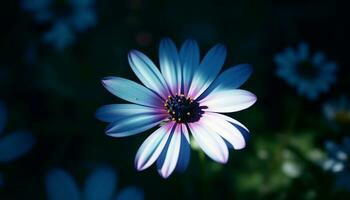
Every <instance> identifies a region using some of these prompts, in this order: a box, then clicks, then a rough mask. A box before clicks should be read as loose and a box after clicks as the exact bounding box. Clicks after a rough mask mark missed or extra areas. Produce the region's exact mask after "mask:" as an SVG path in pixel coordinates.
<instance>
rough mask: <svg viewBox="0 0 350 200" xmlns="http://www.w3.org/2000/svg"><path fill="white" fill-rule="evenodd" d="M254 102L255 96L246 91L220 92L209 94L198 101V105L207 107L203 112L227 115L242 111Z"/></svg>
mask: <svg viewBox="0 0 350 200" xmlns="http://www.w3.org/2000/svg"><path fill="white" fill-rule="evenodd" d="M255 101H256V96H255V95H254V94H253V93H251V92H248V91H246V90H239V89H236V90H220V91H217V92H213V93H210V94H209V95H208V96H207V97H205V98H204V99H202V100H200V104H201V105H203V106H207V107H208V108H207V109H204V110H205V111H211V112H220V113H229V112H236V111H240V110H244V109H246V108H248V107H250V106H251V105H253V104H254V103H255Z"/></svg>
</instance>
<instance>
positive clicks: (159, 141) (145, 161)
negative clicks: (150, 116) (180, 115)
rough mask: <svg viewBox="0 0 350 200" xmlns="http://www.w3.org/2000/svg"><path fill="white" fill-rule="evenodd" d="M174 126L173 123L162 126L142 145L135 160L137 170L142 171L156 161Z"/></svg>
mask: <svg viewBox="0 0 350 200" xmlns="http://www.w3.org/2000/svg"><path fill="white" fill-rule="evenodd" d="M174 124H175V123H174V122H169V123H168V124H165V125H163V126H162V127H160V128H159V129H158V130H156V131H155V132H154V133H152V134H151V135H150V136H149V137H148V138H147V139H146V140H145V141H144V142H143V143H142V145H141V147H140V148H139V150H138V151H137V154H136V158H135V166H136V168H137V170H140V171H141V170H144V169H146V168H148V167H149V166H151V165H152V164H153V163H154V162H155V161H156V160H157V158H158V157H159V155H160V154H161V152H162V150H163V148H164V146H165V144H166V143H167V141H168V138H169V136H170V134H171V132H172V130H173V126H174Z"/></svg>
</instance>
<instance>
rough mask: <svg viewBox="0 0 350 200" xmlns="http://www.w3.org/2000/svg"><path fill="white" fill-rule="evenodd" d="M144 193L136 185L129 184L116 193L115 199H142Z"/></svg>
mask: <svg viewBox="0 0 350 200" xmlns="http://www.w3.org/2000/svg"><path fill="white" fill-rule="evenodd" d="M143 199H144V194H143V191H142V190H141V189H140V188H139V187H136V186H129V187H127V188H125V189H123V190H122V191H120V192H119V194H118V195H117V198H116V200H143Z"/></svg>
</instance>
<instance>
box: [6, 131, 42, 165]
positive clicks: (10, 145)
mask: <svg viewBox="0 0 350 200" xmlns="http://www.w3.org/2000/svg"><path fill="white" fill-rule="evenodd" d="M35 143H36V140H35V138H34V137H33V135H32V134H31V133H28V132H15V133H12V134H10V135H7V136H5V137H4V138H2V139H1V140H0V162H10V161H13V160H15V159H17V158H18V157H20V156H22V155H23V154H25V153H27V152H28V151H29V150H31V149H32V147H33V146H34V144H35Z"/></svg>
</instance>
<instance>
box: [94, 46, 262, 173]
mask: <svg viewBox="0 0 350 200" xmlns="http://www.w3.org/2000/svg"><path fill="white" fill-rule="evenodd" d="M199 52H200V51H199V47H198V45H197V43H196V42H195V41H194V40H187V41H185V42H184V44H183V45H182V47H181V49H180V51H179V52H178V51H177V49H176V46H175V44H174V43H173V42H172V41H171V40H170V39H163V40H162V41H161V43H160V47H159V62H160V71H159V69H158V68H157V67H156V65H155V64H154V63H153V62H152V61H151V60H150V59H149V58H148V57H147V56H146V55H144V54H143V53H141V52H139V51H136V50H132V51H130V53H129V55H128V59H129V64H130V66H131V68H132V70H133V71H134V73H135V74H136V76H137V77H138V78H139V79H140V81H141V82H142V83H143V84H144V85H145V86H143V85H140V84H138V83H136V82H134V81H131V80H127V79H124V78H120V77H107V78H104V79H103V80H102V83H103V85H104V86H105V87H106V89H107V90H108V91H109V92H111V93H112V94H114V95H115V96H117V97H119V98H121V99H123V100H126V101H128V102H131V103H129V104H127V103H126V104H112V105H106V106H103V107H102V108H100V109H99V110H98V111H97V113H96V117H97V118H98V119H100V120H102V121H105V122H109V123H110V125H109V126H108V127H107V130H106V133H107V134H108V135H110V136H113V137H125V136H130V135H135V134H138V133H141V132H144V131H146V130H149V129H151V128H154V127H156V126H157V125H159V126H160V127H159V128H158V129H157V130H156V131H154V132H153V133H152V134H151V135H150V136H149V137H148V138H147V139H146V140H145V141H144V143H143V144H142V145H141V147H140V148H139V150H138V152H137V154H136V158H135V165H136V168H137V169H138V170H144V169H146V168H148V167H149V166H151V165H152V164H153V163H154V162H155V161H157V167H158V171H159V173H160V174H161V176H162V177H164V178H167V177H168V176H169V175H170V174H171V173H172V172H173V171H174V170H175V169H177V170H180V171H181V170H184V169H185V168H186V167H187V164H188V162H189V156H190V146H189V144H190V134H191V135H192V136H193V138H194V139H195V141H196V142H197V143H198V145H199V146H200V148H201V149H202V150H203V151H204V152H205V153H206V154H207V155H208V156H209V157H210V158H212V159H213V160H215V161H217V162H219V163H226V162H227V160H228V155H229V152H228V147H230V148H234V149H242V148H244V147H245V145H246V141H245V136H247V135H248V129H247V128H246V127H245V126H244V125H242V124H241V123H240V122H238V121H236V120H235V119H233V118H231V117H228V116H226V115H223V114H221V113H231V112H237V111H240V110H243V109H246V108H248V107H250V106H251V105H253V104H254V103H255V101H256V96H255V95H254V94H252V93H250V92H248V91H246V90H241V89H238V87H240V86H241V85H242V84H243V83H244V82H245V81H246V80H247V79H248V78H249V76H250V75H251V73H252V68H251V66H250V65H247V64H242V65H238V66H235V67H231V68H229V69H227V70H226V71H224V72H222V73H221V74H220V71H221V68H222V66H223V64H224V61H225V58H226V48H225V47H224V46H223V45H221V44H218V45H216V46H214V47H213V48H212V49H210V50H209V52H208V53H207V54H206V55H205V56H204V58H203V59H202V61H200V55H199Z"/></svg>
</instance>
